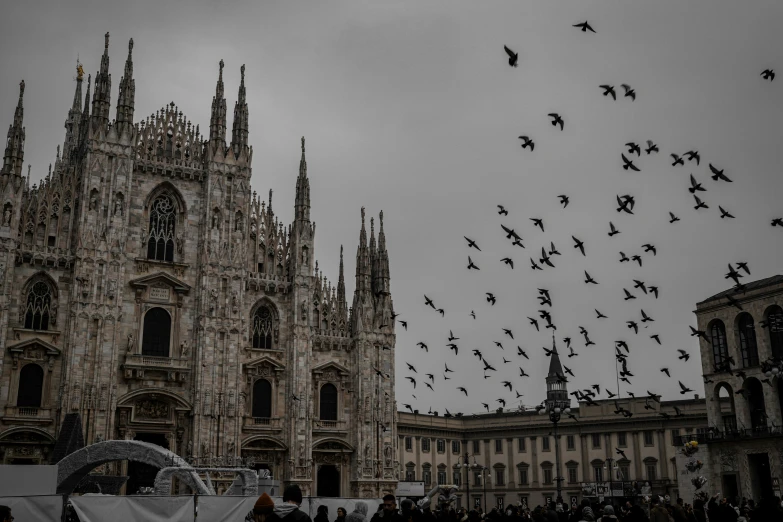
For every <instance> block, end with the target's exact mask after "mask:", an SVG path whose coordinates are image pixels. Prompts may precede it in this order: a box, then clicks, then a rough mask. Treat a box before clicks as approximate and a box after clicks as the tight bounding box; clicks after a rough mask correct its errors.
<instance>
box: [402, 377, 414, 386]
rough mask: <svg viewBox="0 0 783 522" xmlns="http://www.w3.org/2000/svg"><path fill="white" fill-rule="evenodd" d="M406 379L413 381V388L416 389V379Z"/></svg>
mask: <svg viewBox="0 0 783 522" xmlns="http://www.w3.org/2000/svg"><path fill="white" fill-rule="evenodd" d="M405 378H406V379H408V380H409V381H411V382H412V383H413V387H414V388H416V379H414V378H413V377H405Z"/></svg>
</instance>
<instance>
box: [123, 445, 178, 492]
mask: <svg viewBox="0 0 783 522" xmlns="http://www.w3.org/2000/svg"><path fill="white" fill-rule="evenodd" d="M134 440H139V441H141V442H151V443H152V444H156V445H158V446H160V447H162V448H163V449H169V441H168V439H167V438H166V435H165V434H163V433H143V432H142V433H137V434H136V437H135V438H134ZM158 471H159V468H157V467H155V466H152V465H150V464H145V463H143V462H136V461H129V462H128V482H126V483H125V494H126V495H135V494H136V493H138V492H139V488H142V487H148V488H151V487H153V486H154V485H155V475H157V474H158Z"/></svg>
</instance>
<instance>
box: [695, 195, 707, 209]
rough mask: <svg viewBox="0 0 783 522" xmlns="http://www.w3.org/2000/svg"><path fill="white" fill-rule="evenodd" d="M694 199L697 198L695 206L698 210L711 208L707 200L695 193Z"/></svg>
mask: <svg viewBox="0 0 783 522" xmlns="http://www.w3.org/2000/svg"><path fill="white" fill-rule="evenodd" d="M693 199H695V200H696V206H695V207H693V208H694V209H696V210H699V209H700V208H710V206H709V205H707V204H706V203H705V202H703V201H702V200H701V199H699V196H697V195H696V194H694V195H693Z"/></svg>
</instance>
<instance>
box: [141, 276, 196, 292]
mask: <svg viewBox="0 0 783 522" xmlns="http://www.w3.org/2000/svg"><path fill="white" fill-rule="evenodd" d="M128 284H129V285H131V286H132V287H133V288H147V287H150V286H159V285H165V286H169V287H171V288H173V289H174V291H175V292H177V293H182V294H187V293H188V292H190V285H189V284H187V283H185V282H184V281H181V280H179V279H177V278H176V277H174V276H172V275H169V274H167V273H166V272H158V273H156V274H150V275H148V276H144V277H139V278H137V279H132V280H131V281H129V282H128Z"/></svg>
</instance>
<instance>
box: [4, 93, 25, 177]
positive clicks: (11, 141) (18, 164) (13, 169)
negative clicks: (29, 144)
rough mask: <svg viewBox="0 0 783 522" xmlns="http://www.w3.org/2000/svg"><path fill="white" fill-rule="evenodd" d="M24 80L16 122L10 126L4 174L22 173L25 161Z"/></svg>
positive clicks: (16, 174) (15, 115)
mask: <svg viewBox="0 0 783 522" xmlns="http://www.w3.org/2000/svg"><path fill="white" fill-rule="evenodd" d="M23 99H24V80H22V81H21V82H19V100H18V101H17V102H16V109H15V110H14V122H13V123H12V124H11V125H9V126H8V139H7V142H6V147H5V154H4V155H3V170H2V174H3V175H14V176H21V175H22V163H23V162H24V138H25V129H24V126H23V123H24V105H23V104H22V100H23Z"/></svg>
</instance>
